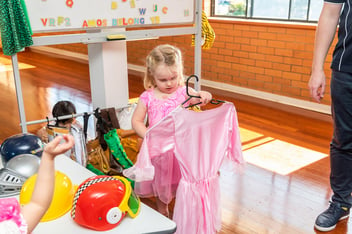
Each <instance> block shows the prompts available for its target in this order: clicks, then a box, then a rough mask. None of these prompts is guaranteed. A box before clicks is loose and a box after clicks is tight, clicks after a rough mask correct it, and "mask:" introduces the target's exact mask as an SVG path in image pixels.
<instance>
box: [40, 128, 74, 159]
mask: <svg viewBox="0 0 352 234" xmlns="http://www.w3.org/2000/svg"><path fill="white" fill-rule="evenodd" d="M62 140H64V142H61V141H62ZM74 143H75V142H74V138H73V136H72V135H70V134H66V135H62V136H57V137H55V138H54V140H52V141H50V142H49V143H48V144H47V145H46V146H45V148H44V152H45V153H47V154H50V155H52V156H53V157H55V156H57V155H59V154H63V153H65V152H66V151H67V150H69V149H71V148H72V147H73V145H74Z"/></svg>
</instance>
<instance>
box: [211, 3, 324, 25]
mask: <svg viewBox="0 0 352 234" xmlns="http://www.w3.org/2000/svg"><path fill="white" fill-rule="evenodd" d="M211 1H212V2H211V3H212V4H211V5H212V16H218V17H222V16H224V17H235V18H252V19H273V20H290V21H306V22H316V21H318V18H319V15H320V11H321V9H322V6H323V2H324V1H322V0H270V1H268V0H211Z"/></svg>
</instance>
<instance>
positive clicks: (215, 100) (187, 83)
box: [182, 75, 225, 108]
mask: <svg viewBox="0 0 352 234" xmlns="http://www.w3.org/2000/svg"><path fill="white" fill-rule="evenodd" d="M193 77H194V78H195V79H196V81H197V82H198V81H199V79H198V76H196V75H190V76H189V77H188V78H187V80H186V93H187V95H188V96H189V98H187V99H186V100H185V101H184V102H182V105H184V104H185V103H186V102H188V101H189V100H190V99H191V98H201V97H200V96H195V95H191V94H190V93H189V91H188V87H189V80H190V79H192V78H193ZM201 103H202V102H198V103H196V104H192V105H189V106H187V107H185V108H189V107H192V106H196V105H199V104H201ZM210 103H211V104H214V105H219V104H221V103H225V101H223V100H218V99H214V98H213V99H211V100H210Z"/></svg>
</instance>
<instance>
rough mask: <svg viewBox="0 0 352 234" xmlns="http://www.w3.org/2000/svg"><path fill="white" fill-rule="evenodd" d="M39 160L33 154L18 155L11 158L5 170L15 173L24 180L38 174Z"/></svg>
mask: <svg viewBox="0 0 352 234" xmlns="http://www.w3.org/2000/svg"><path fill="white" fill-rule="evenodd" d="M39 164H40V158H39V157H38V156H36V155H33V154H20V155H17V156H15V157H13V158H11V159H10V160H9V161H8V162H7V163H6V164H5V168H7V169H9V170H12V171H14V172H16V173H17V174H19V175H21V176H24V177H26V178H28V177H30V176H32V175H34V174H35V173H37V172H38V169H39Z"/></svg>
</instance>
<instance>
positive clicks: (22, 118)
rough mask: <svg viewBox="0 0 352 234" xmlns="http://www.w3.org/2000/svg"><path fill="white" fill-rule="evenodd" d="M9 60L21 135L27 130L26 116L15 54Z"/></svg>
mask: <svg viewBox="0 0 352 234" xmlns="http://www.w3.org/2000/svg"><path fill="white" fill-rule="evenodd" d="M11 60H12V70H13V76H14V80H15V86H16V96H17V105H18V111H19V114H20V122H21V128H22V133H27V132H28V130H27V125H26V115H25V110H24V104H23V95H22V87H21V78H20V72H19V69H18V59H17V53H16V54H14V55H11Z"/></svg>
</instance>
